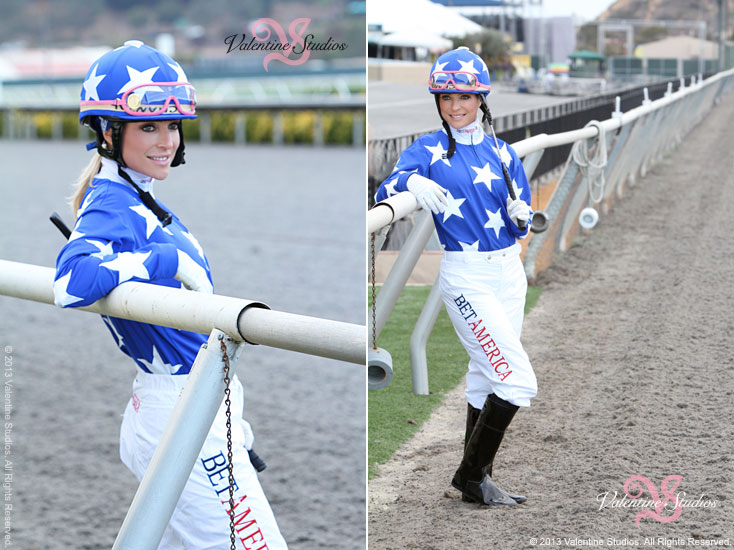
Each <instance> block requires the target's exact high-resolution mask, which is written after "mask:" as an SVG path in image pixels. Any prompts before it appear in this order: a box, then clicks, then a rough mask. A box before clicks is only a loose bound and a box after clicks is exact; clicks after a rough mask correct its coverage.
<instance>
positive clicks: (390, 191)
mask: <svg viewBox="0 0 734 550" xmlns="http://www.w3.org/2000/svg"><path fill="white" fill-rule="evenodd" d="M397 184H398V178H395V179H393V180H392V182H390V183H388V184H387V185H386V186H385V191H387V196H388V197H392V196H393V195H397V194H398V192H397V191H396V190H395V186H396V185H397Z"/></svg>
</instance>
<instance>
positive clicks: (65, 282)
mask: <svg viewBox="0 0 734 550" xmlns="http://www.w3.org/2000/svg"><path fill="white" fill-rule="evenodd" d="M69 279H71V271H69V273H67V274H66V275H64V276H63V277H61V278H59V279H58V280H56V281H55V282H54V304H56V305H57V306H59V307H66V306H68V305H69V304H75V303H77V302H81V301H82V300H83V299H84V298H80V297H79V296H72V295H71V294H69V293H68V292H67V291H66V289H67V287H68V286H69Z"/></svg>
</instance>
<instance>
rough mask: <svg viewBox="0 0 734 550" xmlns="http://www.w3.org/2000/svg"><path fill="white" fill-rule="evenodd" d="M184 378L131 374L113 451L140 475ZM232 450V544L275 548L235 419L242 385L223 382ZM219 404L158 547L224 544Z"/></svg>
mask: <svg viewBox="0 0 734 550" xmlns="http://www.w3.org/2000/svg"><path fill="white" fill-rule="evenodd" d="M187 378H188V376H185V375H184V376H171V375H157V374H147V373H144V372H142V371H140V372H138V375H137V376H136V378H135V382H134V383H133V396H132V398H131V399H130V402H129V403H128V405H127V408H126V409H125V414H124V417H123V421H122V428H121V431H120V457H121V458H122V462H123V463H124V464H125V465H126V466H127V467H128V468H129V469H130V471H132V473H133V474H135V476H136V477H137V478H138V480H142V478H143V475H144V474H145V470H146V469H147V468H148V464H149V463H150V461H151V459H152V457H153V453H154V451H155V449H156V446H157V445H158V442H159V441H160V438H161V436H162V435H163V431H164V430H165V428H166V425H167V424H168V420H169V418H170V416H171V413H172V412H173V408H174V406H175V404H176V401H177V400H178V397H179V396H180V394H181V392H182V390H183V388H184V385H185V384H186V380H187ZM231 401H232V451H233V460H232V462H233V466H234V478H235V488H236V490H235V493H234V513H235V518H234V521H235V529H236V539H235V540H236V545H237V548H238V549H239V550H243V549H244V550H266V549H269V550H276V549H278V550H280V549H286V548H287V545H286V543H285V541H284V539H283V537H282V535H281V534H280V530H279V529H278V525H277V523H276V521H275V517H274V516H273V512H272V510H271V509H270V504H269V503H268V500H267V498H266V497H265V494H264V493H263V490H262V488H261V487H260V482H259V480H258V478H257V472H256V471H255V469H254V468H253V467H252V464H250V460H249V456H248V454H247V449H246V445H248V446H251V444H252V435H251V431H250V428H249V424H247V423H246V422H245V421H244V420H242V422H240V421H239V420H240V419H241V418H242V410H243V403H244V397H243V391H242V385H241V384H240V382H239V380H238V379H237V378H236V377H235V378H234V380H233V381H232V384H231ZM225 422H226V416H225V406H224V403H223V404H222V406H221V407H220V408H219V411H218V412H217V416H216V418H215V419H214V423H213V425H212V428H211V430H210V432H209V434H208V436H207V438H206V440H205V442H204V446H203V448H202V450H201V453H200V454H199V456H198V458H197V460H196V463H195V465H194V469H193V471H192V473H191V476H190V477H189V480H188V481H187V483H186V486H185V488H184V490H183V493H182V494H181V498H180V499H179V501H178V504H177V505H176V509H175V511H174V512H173V516H172V517H171V521H170V523H169V524H168V527H167V528H166V532H165V534H164V535H163V540H162V541H161V544H160V546H159V547H158V549H159V550H173V549H177V550H179V549H186V550H194V549H195V550H215V549H216V550H220V549H221V550H226V549H229V548H230V525H229V510H230V503H229V481H228V477H229V473H228V468H227V466H228V461H227V429H226V424H225Z"/></svg>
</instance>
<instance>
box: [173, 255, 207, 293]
mask: <svg viewBox="0 0 734 550" xmlns="http://www.w3.org/2000/svg"><path fill="white" fill-rule="evenodd" d="M173 278H174V279H176V280H177V281H181V282H182V283H183V285H184V286H185V287H186V288H188V289H189V290H195V291H197V292H204V293H206V294H212V292H214V289H213V288H212V284H211V283H210V282H209V277H207V276H206V271H205V270H204V268H203V267H201V266H200V265H199V264H197V263H196V262H195V261H194V260H193V259H191V256H189V255H188V254H186V252H183V251H182V250H179V251H178V271H177V272H176V274H175V275H174V276H173Z"/></svg>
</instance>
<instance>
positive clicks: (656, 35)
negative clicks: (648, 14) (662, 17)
mask: <svg viewBox="0 0 734 550" xmlns="http://www.w3.org/2000/svg"><path fill="white" fill-rule="evenodd" d="M666 36H668V29H666V28H665V27H640V28H638V29H635V45H639V44H647V43H648V42H655V41H656V40H660V39H662V38H665V37H666Z"/></svg>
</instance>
